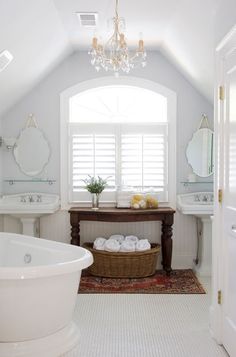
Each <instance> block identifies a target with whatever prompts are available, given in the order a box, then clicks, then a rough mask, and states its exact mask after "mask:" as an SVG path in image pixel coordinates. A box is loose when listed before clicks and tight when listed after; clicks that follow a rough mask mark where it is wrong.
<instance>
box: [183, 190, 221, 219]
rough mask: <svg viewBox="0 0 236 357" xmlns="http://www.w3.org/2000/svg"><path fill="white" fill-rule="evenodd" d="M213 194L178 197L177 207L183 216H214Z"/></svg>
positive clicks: (190, 194) (189, 194)
mask: <svg viewBox="0 0 236 357" xmlns="http://www.w3.org/2000/svg"><path fill="white" fill-rule="evenodd" d="M213 204H214V195H213V192H195V193H187V194H182V195H178V196H177V207H178V209H179V210H180V212H182V213H183V214H191V215H193V216H196V217H199V218H203V217H206V216H211V215H213Z"/></svg>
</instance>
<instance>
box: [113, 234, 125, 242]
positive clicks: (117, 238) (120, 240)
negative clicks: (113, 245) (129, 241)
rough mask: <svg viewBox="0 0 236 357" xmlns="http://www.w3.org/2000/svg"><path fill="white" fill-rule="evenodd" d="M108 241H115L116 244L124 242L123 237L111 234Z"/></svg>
mask: <svg viewBox="0 0 236 357" xmlns="http://www.w3.org/2000/svg"><path fill="white" fill-rule="evenodd" d="M109 239H115V240H116V241H117V242H119V243H122V242H123V241H124V240H125V237H124V236H123V235H122V234H113V235H112V236H110V237H109Z"/></svg>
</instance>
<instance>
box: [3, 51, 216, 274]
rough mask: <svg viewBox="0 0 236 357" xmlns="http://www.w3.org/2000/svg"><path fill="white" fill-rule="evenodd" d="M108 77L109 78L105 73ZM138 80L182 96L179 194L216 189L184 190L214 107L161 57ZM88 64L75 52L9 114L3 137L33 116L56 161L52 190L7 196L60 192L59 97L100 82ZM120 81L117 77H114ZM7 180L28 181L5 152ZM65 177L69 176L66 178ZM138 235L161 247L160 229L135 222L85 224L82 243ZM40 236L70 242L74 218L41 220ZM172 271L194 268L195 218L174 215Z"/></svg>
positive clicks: (11, 224) (11, 223) (12, 225)
mask: <svg viewBox="0 0 236 357" xmlns="http://www.w3.org/2000/svg"><path fill="white" fill-rule="evenodd" d="M101 75H102V76H104V73H102V74H101ZM133 75H134V76H135V77H141V78H145V79H149V80H152V81H155V82H158V83H160V84H162V85H164V86H166V87H168V88H170V89H172V90H173V91H175V92H176V94H177V191H178V192H187V191H188V190H193V191H196V190H203V189H206V190H212V186H211V185H206V186H205V187H204V186H203V185H196V186H195V187H194V188H193V187H190V188H185V187H184V186H183V185H182V184H180V181H182V180H185V179H186V177H187V175H188V173H189V172H190V167H189V166H188V164H187V160H186V157H185V149H186V145H187V143H188V141H189V140H190V138H191V137H192V135H193V132H194V131H195V130H196V129H197V128H198V126H199V122H200V119H201V115H202V113H206V114H207V115H208V117H209V121H210V123H211V124H212V122H213V107H212V105H211V104H210V103H209V102H208V101H207V100H206V99H205V98H204V97H203V96H202V95H201V94H200V93H199V92H198V91H197V90H196V89H195V88H193V86H192V85H191V84H190V83H189V82H188V81H187V80H186V79H185V78H184V77H183V76H182V75H181V74H180V73H179V72H178V70H177V69H176V68H175V67H174V66H173V65H171V64H170V63H169V62H168V61H167V60H166V59H165V58H164V57H163V56H162V55H161V54H160V53H159V52H151V53H148V66H147V67H146V68H144V69H136V70H135V71H133ZM99 76H100V75H99V74H96V73H95V71H94V69H93V68H92V66H91V65H90V64H89V58H88V55H87V54H86V53H84V52H82V53H76V54H74V55H72V56H70V57H69V58H67V60H66V61H64V62H63V63H62V64H61V65H60V66H58V67H57V68H56V69H55V70H54V71H53V72H52V73H51V74H50V75H49V76H48V77H47V78H45V80H43V81H42V82H41V83H40V84H39V85H38V86H37V87H35V88H34V89H33V90H32V91H31V92H30V93H29V94H28V95H27V96H26V97H25V98H24V99H23V100H22V101H21V102H20V103H18V105H16V106H15V107H14V108H12V110H11V111H10V112H9V113H8V114H7V115H5V117H4V119H3V133H4V135H6V136H17V135H18V134H19V132H20V130H21V129H22V128H23V127H24V126H25V123H26V120H27V116H28V114H29V113H31V112H32V113H34V114H35V116H36V118H37V121H38V126H39V127H40V128H41V129H42V130H43V131H44V133H45V135H46V136H47V138H48V140H49V142H50V145H51V148H52V156H51V160H50V163H49V165H48V167H47V170H46V172H45V173H44V174H43V177H44V178H50V179H56V180H57V182H56V184H55V185H53V186H49V185H46V184H36V183H34V184H23V183H20V184H16V185H13V186H9V185H8V184H4V187H3V188H4V192H5V193H15V192H24V191H25V192H26V191H42V192H51V193H59V187H60V156H59V152H60V140H59V123H60V93H61V92H62V91H64V90H65V89H67V88H68V87H71V86H73V85H75V84H77V83H78V82H81V81H86V80H89V79H93V78H96V77H99ZM114 82H115V78H114ZM3 156H4V157H3V167H4V173H3V176H4V178H26V177H25V176H24V175H23V174H22V173H21V172H20V171H19V169H18V167H17V165H16V164H15V162H14V159H13V156H12V153H11V152H5V151H4V152H3ZM65 174H66V173H65ZM20 229H21V226H20V224H19V222H17V221H16V220H14V219H13V218H11V219H10V218H9V217H7V216H5V217H4V230H6V231H12V232H19V231H20ZM118 232H120V233H121V232H122V233H124V234H128V233H129V234H137V235H139V236H145V237H146V238H148V239H150V241H158V242H160V227H159V224H158V223H154V222H150V223H147V222H136V223H132V224H107V223H106V224H101V223H96V222H83V224H82V225H81V238H82V242H83V241H84V240H86V241H91V240H93V239H94V238H95V237H96V236H97V235H100V236H108V235H109V234H111V233H118ZM40 236H41V237H44V238H48V239H52V240H57V241H62V242H69V241H70V224H69V215H68V213H67V212H65V211H60V212H57V213H56V214H54V215H49V216H45V217H42V218H41V219H40ZM173 241H174V249H173V265H172V266H173V267H174V268H191V267H192V265H193V258H195V254H196V225H195V219H194V217H188V216H183V215H182V214H180V213H179V212H176V215H175V226H174V239H173Z"/></svg>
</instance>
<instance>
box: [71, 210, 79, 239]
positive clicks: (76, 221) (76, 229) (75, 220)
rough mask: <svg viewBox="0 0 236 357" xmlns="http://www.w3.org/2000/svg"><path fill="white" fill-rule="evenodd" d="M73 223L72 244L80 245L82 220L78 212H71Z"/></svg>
mask: <svg viewBox="0 0 236 357" xmlns="http://www.w3.org/2000/svg"><path fill="white" fill-rule="evenodd" d="M70 224H71V241H70V242H71V244H73V245H80V220H79V215H78V214H76V213H71V214H70Z"/></svg>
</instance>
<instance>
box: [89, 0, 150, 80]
mask: <svg viewBox="0 0 236 357" xmlns="http://www.w3.org/2000/svg"><path fill="white" fill-rule="evenodd" d="M112 20H113V26H114V31H113V34H112V36H111V37H110V38H109V40H108V41H107V42H106V43H105V45H104V46H103V45H101V44H100V43H99V42H98V38H97V37H93V40H92V49H91V50H90V51H89V54H90V55H91V64H92V65H93V66H94V67H95V69H96V70H97V71H99V70H100V69H101V68H103V69H104V70H105V71H113V72H114V73H115V75H116V76H118V75H119V73H120V72H125V73H129V72H130V70H131V69H133V68H136V67H138V66H140V65H141V66H142V67H145V66H146V57H147V54H146V51H145V48H144V41H143V39H142V38H140V40H139V42H138V48H137V49H136V51H133V52H131V51H130V50H129V48H128V46H127V43H126V39H125V35H124V33H123V32H122V28H123V27H124V20H123V19H122V18H120V17H119V15H118V0H116V8H115V16H114V17H113V19H112Z"/></svg>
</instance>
